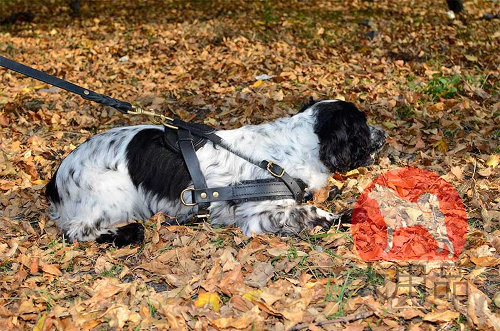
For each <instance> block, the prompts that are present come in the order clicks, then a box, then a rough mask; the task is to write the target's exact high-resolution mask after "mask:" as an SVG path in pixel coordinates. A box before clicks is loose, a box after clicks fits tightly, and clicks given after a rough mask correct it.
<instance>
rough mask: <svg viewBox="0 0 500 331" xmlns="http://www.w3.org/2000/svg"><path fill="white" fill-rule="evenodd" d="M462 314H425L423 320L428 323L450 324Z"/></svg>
mask: <svg viewBox="0 0 500 331" xmlns="http://www.w3.org/2000/svg"><path fill="white" fill-rule="evenodd" d="M459 316H460V313H458V312H456V311H451V310H445V311H435V312H432V313H427V314H425V316H424V318H423V320H424V321H428V322H450V321H452V320H454V319H457V318H458V317H459Z"/></svg>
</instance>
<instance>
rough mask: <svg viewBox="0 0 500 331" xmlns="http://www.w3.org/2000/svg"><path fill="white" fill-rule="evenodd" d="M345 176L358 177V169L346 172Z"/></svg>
mask: <svg viewBox="0 0 500 331" xmlns="http://www.w3.org/2000/svg"><path fill="white" fill-rule="evenodd" d="M345 175H346V176H348V177H350V176H357V175H359V170H358V169H354V170H351V171H348V172H346V173H345Z"/></svg>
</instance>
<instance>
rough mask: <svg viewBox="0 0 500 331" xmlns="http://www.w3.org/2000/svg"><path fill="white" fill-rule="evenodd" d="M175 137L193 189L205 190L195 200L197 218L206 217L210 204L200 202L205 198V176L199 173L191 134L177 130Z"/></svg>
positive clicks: (198, 163) (198, 164)
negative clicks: (176, 136) (177, 138)
mask: <svg viewBox="0 0 500 331" xmlns="http://www.w3.org/2000/svg"><path fill="white" fill-rule="evenodd" d="M177 135H178V137H179V148H180V150H181V154H182V157H183V158H184V162H185V163H186V166H187V169H188V172H189V175H190V176H191V179H192V180H193V184H194V188H195V189H197V190H201V191H203V190H205V193H204V194H203V193H202V192H199V193H198V194H199V199H196V200H198V201H197V203H198V215H197V216H198V218H201V217H208V207H210V202H208V200H206V201H202V200H203V197H205V198H206V197H207V193H206V189H207V182H206V181H205V176H203V173H202V172H201V169H200V162H199V161H198V157H197V156H196V151H195V149H194V146H193V136H192V135H191V132H189V131H188V130H184V129H181V128H179V130H177ZM183 193H184V191H183ZM181 197H182V194H181ZM194 200H195V197H194V196H193V201H194Z"/></svg>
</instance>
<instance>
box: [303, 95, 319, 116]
mask: <svg viewBox="0 0 500 331" xmlns="http://www.w3.org/2000/svg"><path fill="white" fill-rule="evenodd" d="M318 102H319V100H314V98H313V97H309V100H308V101H307V102H306V103H304V104H302V107H301V108H300V110H299V113H302V112H303V111H305V110H306V109H307V108H309V107H311V106H313V105H314V104H315V103H318Z"/></svg>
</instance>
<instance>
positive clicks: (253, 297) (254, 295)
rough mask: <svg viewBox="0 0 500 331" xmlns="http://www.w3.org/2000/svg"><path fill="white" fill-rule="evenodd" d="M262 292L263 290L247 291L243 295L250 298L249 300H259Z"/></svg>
mask: <svg viewBox="0 0 500 331" xmlns="http://www.w3.org/2000/svg"><path fill="white" fill-rule="evenodd" d="M261 294H262V290H260V289H259V290H252V291H248V292H247V293H245V294H243V295H242V297H243V298H245V299H247V300H249V301H252V300H259V299H260V295H261Z"/></svg>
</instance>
